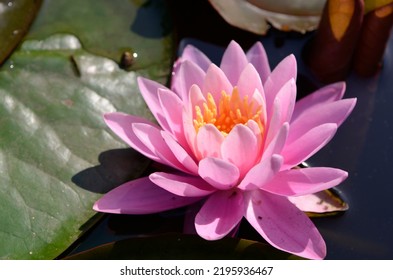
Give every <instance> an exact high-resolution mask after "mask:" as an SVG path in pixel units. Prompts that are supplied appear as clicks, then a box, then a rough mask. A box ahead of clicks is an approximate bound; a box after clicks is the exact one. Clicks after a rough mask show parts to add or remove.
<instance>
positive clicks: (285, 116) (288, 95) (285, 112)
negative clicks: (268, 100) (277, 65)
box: [266, 79, 296, 144]
mask: <svg viewBox="0 0 393 280" xmlns="http://www.w3.org/2000/svg"><path fill="white" fill-rule="evenodd" d="M295 102H296V84H295V80H293V79H291V80H289V81H288V82H287V83H285V84H284V86H283V87H282V88H281V89H280V90H279V92H278V93H277V95H276V97H275V99H274V103H273V107H272V108H273V110H272V111H271V116H270V119H269V120H270V122H269V123H268V130H267V136H266V143H267V144H269V143H270V141H271V140H272V138H273V137H274V136H275V135H276V134H277V133H278V132H279V130H280V129H281V127H282V125H283V124H284V123H285V122H288V121H289V120H290V119H291V116H292V112H293V108H294V106H295Z"/></svg>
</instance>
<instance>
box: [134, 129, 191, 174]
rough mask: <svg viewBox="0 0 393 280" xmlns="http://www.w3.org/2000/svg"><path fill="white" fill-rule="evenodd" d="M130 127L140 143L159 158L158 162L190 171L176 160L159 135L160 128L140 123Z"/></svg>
mask: <svg viewBox="0 0 393 280" xmlns="http://www.w3.org/2000/svg"><path fill="white" fill-rule="evenodd" d="M132 129H133V131H134V133H135V135H136V136H137V137H138V138H139V140H140V141H141V143H143V144H144V145H145V146H146V148H148V149H149V150H150V151H151V153H154V154H155V155H156V156H157V157H158V158H159V160H157V161H158V162H160V163H163V164H165V165H168V166H172V167H174V168H176V169H178V170H181V171H183V172H190V171H189V170H188V169H187V168H185V167H184V166H183V165H182V164H181V163H180V162H179V161H178V160H177V158H176V157H175V155H174V154H173V152H172V151H171V149H170V148H169V147H168V145H167V143H166V142H165V141H164V138H163V137H162V135H161V131H162V130H160V129H158V128H156V127H153V126H150V125H147V124H142V123H135V124H133V125H132Z"/></svg>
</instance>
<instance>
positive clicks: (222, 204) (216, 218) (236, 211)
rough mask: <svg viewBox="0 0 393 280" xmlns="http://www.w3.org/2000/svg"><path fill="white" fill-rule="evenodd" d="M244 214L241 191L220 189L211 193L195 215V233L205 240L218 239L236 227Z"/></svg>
mask: <svg viewBox="0 0 393 280" xmlns="http://www.w3.org/2000/svg"><path fill="white" fill-rule="evenodd" d="M243 214H244V199H243V194H242V192H241V191H238V190H230V191H220V192H216V193H214V194H212V195H211V196H210V197H209V198H208V200H207V201H206V202H205V204H204V205H203V206H202V208H201V210H200V211H199V212H198V214H197V215H196V217H195V228H196V231H197V233H198V234H199V235H200V236H201V237H203V238H205V239H207V240H217V239H220V238H222V237H224V236H226V235H227V234H229V232H230V231H231V230H232V229H233V228H235V227H236V225H237V224H238V223H239V222H240V220H241V219H242V217H243Z"/></svg>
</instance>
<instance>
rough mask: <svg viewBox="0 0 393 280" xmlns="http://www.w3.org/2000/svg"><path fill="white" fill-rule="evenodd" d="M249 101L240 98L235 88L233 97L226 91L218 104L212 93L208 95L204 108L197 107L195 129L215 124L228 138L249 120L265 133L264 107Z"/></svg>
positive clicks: (245, 97) (246, 97)
mask: <svg viewBox="0 0 393 280" xmlns="http://www.w3.org/2000/svg"><path fill="white" fill-rule="evenodd" d="M256 105H257V104H256V103H255V101H251V102H250V101H249V100H248V96H247V95H246V96H244V97H243V99H242V98H240V95H239V91H238V89H237V88H236V87H235V88H234V89H233V91H232V94H231V95H228V94H227V93H226V92H225V91H222V92H221V97H220V100H219V103H218V108H217V105H216V102H215V100H214V98H213V96H212V94H211V93H208V94H207V100H206V102H204V103H203V105H202V108H201V107H200V106H195V118H194V127H195V130H196V131H197V132H198V130H199V129H200V128H201V127H202V126H204V125H206V124H213V125H215V126H216V127H217V129H218V130H219V131H221V133H222V134H223V135H224V136H226V135H227V134H228V133H229V132H230V131H231V130H232V128H233V127H234V126H235V125H237V124H247V122H248V121H249V120H253V121H255V122H256V123H257V124H258V126H259V128H260V130H261V133H263V132H264V120H263V119H262V116H263V115H262V106H261V105H258V106H256Z"/></svg>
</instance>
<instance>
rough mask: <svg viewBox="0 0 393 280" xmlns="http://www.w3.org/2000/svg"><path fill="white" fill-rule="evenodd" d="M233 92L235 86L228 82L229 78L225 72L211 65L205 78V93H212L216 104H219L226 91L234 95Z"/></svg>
mask: <svg viewBox="0 0 393 280" xmlns="http://www.w3.org/2000/svg"><path fill="white" fill-rule="evenodd" d="M232 90H233V86H232V85H231V83H230V82H229V81H228V78H227V77H226V76H225V74H224V72H223V71H222V70H221V69H220V68H218V67H217V66H216V65H214V64H212V65H210V67H209V69H208V70H207V73H206V76H205V81H204V84H203V93H204V94H208V93H211V94H212V95H213V97H214V100H215V102H216V104H219V103H218V101H219V99H220V98H221V92H222V91H225V92H226V93H227V94H229V93H232Z"/></svg>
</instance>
